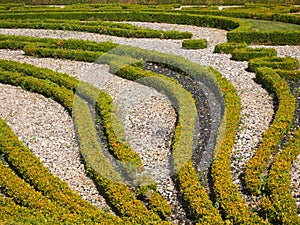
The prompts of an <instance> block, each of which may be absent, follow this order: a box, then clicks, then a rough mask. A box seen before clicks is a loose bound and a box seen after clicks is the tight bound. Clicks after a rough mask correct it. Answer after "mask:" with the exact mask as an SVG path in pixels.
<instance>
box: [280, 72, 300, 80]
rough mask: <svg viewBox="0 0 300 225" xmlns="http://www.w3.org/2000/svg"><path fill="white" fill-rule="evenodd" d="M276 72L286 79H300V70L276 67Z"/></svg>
mask: <svg viewBox="0 0 300 225" xmlns="http://www.w3.org/2000/svg"><path fill="white" fill-rule="evenodd" d="M275 71H276V73H277V74H278V75H279V76H280V77H281V78H283V79H285V80H293V81H296V80H300V70H281V69H276V70H275Z"/></svg>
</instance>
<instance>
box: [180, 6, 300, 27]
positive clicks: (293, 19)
mask: <svg viewBox="0 0 300 225" xmlns="http://www.w3.org/2000/svg"><path fill="white" fill-rule="evenodd" d="M183 11H184V12H186V13H192V14H198V15H214V16H225V17H233V18H243V19H256V20H269V21H279V22H284V23H293V24H300V19H299V16H297V15H291V14H288V13H279V12H271V11H266V12H264V13H261V12H255V10H254V11H249V12H247V11H245V9H244V8H241V9H235V11H227V10H218V9H216V10H211V9H202V10H201V9H200V10H195V9H194V10H193V9H188V8H186V9H183ZM295 11H297V9H296V10H295Z"/></svg>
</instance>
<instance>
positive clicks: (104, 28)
mask: <svg viewBox="0 0 300 225" xmlns="http://www.w3.org/2000/svg"><path fill="white" fill-rule="evenodd" d="M0 27H1V28H32V29H52V30H71V31H82V32H91V33H99V34H105V35H112V36H118V37H127V38H161V39H183V38H191V37H192V33H190V32H180V31H163V30H152V29H145V28H139V27H135V26H132V25H129V24H117V25H114V24H113V23H109V24H107V23H99V22H98V23H97V22H85V23H83V22H80V21H76V20H70V21H68V20H59V21H55V20H53V22H52V21H49V20H48V21H47V20H46V21H42V22H41V21H40V20H25V21H24V22H22V23H20V21H19V20H1V21H0Z"/></svg>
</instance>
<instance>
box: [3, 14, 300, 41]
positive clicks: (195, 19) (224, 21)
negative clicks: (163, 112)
mask: <svg viewBox="0 0 300 225" xmlns="http://www.w3.org/2000/svg"><path fill="white" fill-rule="evenodd" d="M278 17H279V15H278ZM26 19H29V20H30V19H40V20H45V19H46V20H49V19H56V20H64V21H67V20H82V21H88V20H91V19H93V20H102V21H141V22H161V23H175V24H187V25H195V26H202V27H214V28H220V29H225V30H229V31H230V32H228V33H227V40H228V41H230V42H246V43H248V44H250V43H251V44H272V45H286V44H289V45H299V44H300V32H299V31H270V32H264V31H253V30H252V25H251V24H250V23H249V22H246V21H242V20H240V19H234V18H228V17H221V16H212V15H195V14H187V13H180V14H179V13H170V12H143V11H136V12H132V11H121V12H118V13H115V12H95V11H90V12H85V13H80V12H48V13H45V12H32V13H5V14H1V15H0V20H2V21H3V24H4V25H3V26H5V24H7V25H6V26H8V22H7V21H9V20H25V21H26ZM20 24H21V23H20V22H18V23H17V24H14V26H17V27H19V26H22V25H20ZM24 24H26V22H25V23H24ZM33 24H34V23H33ZM24 26H25V25H24ZM28 26H33V25H31V24H28ZM37 26H46V27H47V28H48V27H49V28H50V27H51V26H53V27H54V28H57V29H61V28H59V27H60V25H57V24H47V22H44V23H43V24H40V25H37ZM70 27H72V26H70ZM79 27H80V26H79V25H78V26H77V28H78V29H80V28H79ZM62 28H64V27H62ZM65 28H66V27H65ZM236 28H238V29H236ZM52 29H53V28H52ZM70 29H71V28H70ZM72 29H73V28H72ZM74 29H76V28H75V27H74ZM82 29H85V28H82ZM86 29H87V28H86ZM90 29H91V30H92V31H97V32H99V29H98V28H95V27H93V26H91V28H90ZM113 29H119V28H113ZM107 32H108V31H107ZM120 32H121V34H120V35H124V36H126V35H127V36H128V35H130V32H128V30H126V29H124V30H122V31H120ZM153 32H154V33H155V32H156V31H153ZM127 33H129V34H127ZM107 34H112V33H109V32H108V33H107ZM157 35H158V36H157V37H159V38H168V35H170V37H172V38H184V37H185V38H190V34H188V33H182V35H181V33H177V32H173V31H170V33H169V34H167V33H166V34H163V35H162V32H158V33H157ZM146 36H147V35H145V37H146ZM188 36H189V37H188Z"/></svg>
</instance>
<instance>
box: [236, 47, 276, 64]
mask: <svg viewBox="0 0 300 225" xmlns="http://www.w3.org/2000/svg"><path fill="white" fill-rule="evenodd" d="M231 54H232V57H231V59H233V60H236V61H249V60H250V59H254V58H261V57H268V58H269V57H274V56H277V51H276V50H275V49H274V48H241V49H234V50H233V51H232V53H231Z"/></svg>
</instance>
